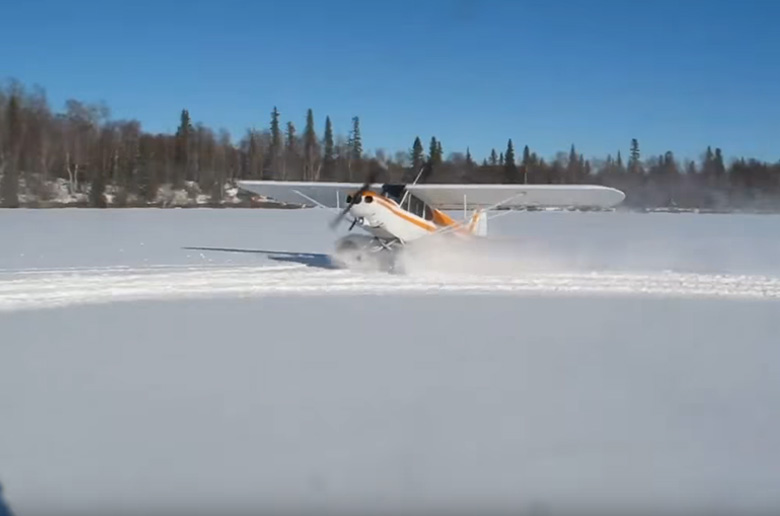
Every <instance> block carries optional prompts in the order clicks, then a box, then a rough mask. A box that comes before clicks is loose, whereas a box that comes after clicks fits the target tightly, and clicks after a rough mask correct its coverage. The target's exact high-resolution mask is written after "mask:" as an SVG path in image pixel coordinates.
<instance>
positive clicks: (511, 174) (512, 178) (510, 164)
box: [504, 138, 518, 183]
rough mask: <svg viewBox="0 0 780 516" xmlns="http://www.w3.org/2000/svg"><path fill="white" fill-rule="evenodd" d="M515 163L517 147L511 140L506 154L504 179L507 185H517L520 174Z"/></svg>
mask: <svg viewBox="0 0 780 516" xmlns="http://www.w3.org/2000/svg"><path fill="white" fill-rule="evenodd" d="M517 172H518V171H517V164H516V163H515V147H514V145H513V144H512V139H511V138H510V139H509V141H507V144H506V154H504V177H505V179H506V182H507V183H517V182H518V177H517V176H518V173H517Z"/></svg>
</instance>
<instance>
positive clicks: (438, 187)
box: [406, 183, 626, 210]
mask: <svg viewBox="0 0 780 516" xmlns="http://www.w3.org/2000/svg"><path fill="white" fill-rule="evenodd" d="M406 189H407V190H408V191H409V193H411V194H412V195H414V196H415V197H417V198H419V199H420V200H421V201H423V202H425V203H426V204H428V205H430V206H431V207H434V208H438V209H440V210H457V209H462V208H463V207H464V206H466V207H467V208H468V209H472V210H473V209H488V208H489V209H494V208H497V207H502V208H520V207H528V206H535V207H562V208H568V207H591V208H610V207H613V206H616V205H618V204H620V203H621V202H623V200H624V199H625V197H626V195H625V194H624V193H623V192H621V191H620V190H616V189H614V188H609V187H606V186H600V185H577V184H572V185H538V184H533V185H518V184H463V185H460V184H430V183H428V184H418V185H406Z"/></svg>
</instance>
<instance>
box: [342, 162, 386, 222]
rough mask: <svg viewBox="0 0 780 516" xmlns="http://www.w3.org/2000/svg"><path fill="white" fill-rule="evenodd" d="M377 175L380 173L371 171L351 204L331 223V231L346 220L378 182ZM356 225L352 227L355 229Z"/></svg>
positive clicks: (353, 196)
mask: <svg viewBox="0 0 780 516" xmlns="http://www.w3.org/2000/svg"><path fill="white" fill-rule="evenodd" d="M377 175H378V172H377V171H376V170H373V169H372V170H369V172H368V174H367V176H366V180H365V182H364V183H363V186H361V187H360V189H359V190H358V191H357V192H355V193H354V194H353V195H352V199H350V201H349V204H347V206H346V207H345V208H344V209H343V210H341V212H340V213H339V214H338V215H337V216H336V218H335V219H333V220H332V221H331V223H330V227H331V229H335V227H336V226H338V225H339V223H340V222H341V221H342V220H343V219H344V217H346V216H347V213H349V210H351V209H352V206H354V205H355V203H356V202H357V200H358V199H360V197H361V196H362V195H363V194H364V193H365V192H367V191H368V190H369V189H370V188H371V185H372V184H374V183H375V182H376V178H377ZM354 225H355V224H354V223H353V224H352V226H353V227H354ZM351 229H352V227H350V230H351Z"/></svg>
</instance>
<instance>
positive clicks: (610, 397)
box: [0, 209, 780, 515]
mask: <svg viewBox="0 0 780 516" xmlns="http://www.w3.org/2000/svg"><path fill="white" fill-rule="evenodd" d="M0 220H2V222H3V223H2V224H0V242H2V248H0V483H1V484H2V487H3V491H2V494H3V497H4V499H5V500H6V501H7V502H8V504H9V505H10V507H11V509H12V510H13V511H14V513H15V514H19V515H21V514H47V513H54V512H58V513H63V512H73V513H77V512H80V513H81V514H87V513H93V512H94V513H108V512H111V513H115V512H117V511H119V512H122V511H125V512H133V513H136V512H137V513H140V512H147V513H150V512H151V513H165V512H176V513H179V512H182V513H183V512H189V513H191V514H192V513H197V512H199V511H202V512H208V511H210V510H213V511H214V512H219V513H223V514H225V513H233V512H243V511H246V512H249V511H254V512H260V511H261V510H263V509H267V510H268V512H272V513H280V512H279V511H282V513H283V512H284V511H283V510H284V509H288V510H290V511H293V512H295V511H296V509H297V511H298V513H300V512H322V511H323V510H330V511H332V512H338V511H339V510H340V509H341V510H354V511H355V512H361V513H363V514H367V513H371V512H380V511H385V512H392V511H393V509H396V510H397V511H398V512H414V513H423V512H424V513H429V512H432V511H433V512H436V511H437V510H438V511H446V510H449V511H451V512H458V511H462V512H468V511H469V510H471V509H474V512H476V511H480V512H481V513H485V512H488V511H490V510H491V509H492V510H496V511H498V510H501V509H507V510H508V511H513V512H514V513H517V512H521V511H524V510H525V511H530V510H532V509H547V510H548V513H549V514H557V513H560V512H561V511H566V510H570V511H574V512H578V513H579V512H587V511H588V510H589V509H593V510H597V509H598V508H611V509H615V510H619V509H621V508H624V509H627V510H632V509H636V508H649V509H657V510H664V509H667V510H670V511H671V510H674V511H676V512H686V511H692V510H694V509H702V510H707V509H709V508H717V509H719V510H722V511H724V512H727V511H735V512H736V511H740V512H746V511H755V512H758V511H762V510H766V511H772V510H774V511H776V510H777V508H778V507H779V506H780V493H778V490H777V489H776V486H777V485H780V469H779V468H777V464H778V463H779V462H780V438H779V437H778V435H780V434H778V432H777V431H776V429H777V428H778V425H780V415H779V414H778V411H777V410H776V407H777V405H778V402H780V384H778V382H777V378H778V377H779V376H780V365H778V364H780V348H778V346H777V335H778V334H779V333H780V320H779V319H778V318H777V313H778V308H780V303H779V302H778V296H780V260H779V259H778V258H780V224H778V222H780V220H779V218H778V217H776V216H769V215H767V216H758V215H694V214H652V215H650V214H630V213H618V212H615V213H566V212H533V213H517V214H511V215H508V216H505V217H502V218H499V219H496V220H495V221H491V223H490V230H491V233H494V234H496V237H497V239H498V240H497V242H496V243H495V244H491V245H490V246H488V247H487V248H484V249H483V248H479V249H478V250H477V251H475V252H468V250H466V249H457V253H456V254H450V253H448V252H443V251H442V250H441V248H439V247H436V248H429V249H425V251H426V253H421V254H420V255H418V256H410V258H409V259H410V269H411V272H410V273H409V274H408V275H385V274H374V273H356V272H351V271H344V270H338V269H335V270H334V269H328V268H320V267H319V266H318V264H319V262H316V261H305V260H304V261H305V262H306V263H297V262H296V261H279V260H273V259H271V257H269V255H268V254H265V253H258V252H254V251H259V250H270V251H276V252H280V251H286V252H290V253H327V252H329V251H330V249H331V247H332V242H333V240H334V238H336V236H338V234H337V233H333V232H331V231H330V230H329V229H328V228H327V215H326V214H323V212H320V211H317V210H278V211H277V210H243V209H233V210H206V209H203V210H200V209H199V210H159V209H138V210H136V209H124V210H88V209H60V210H5V211H0ZM207 247H212V248H221V249H223V250H222V251H208V250H203V249H202V248H207ZM193 248H201V249H193ZM227 249H232V250H233V252H231V251H228V250H227ZM427 251H431V252H427ZM445 251H449V250H447V249H445ZM293 256H294V255H293ZM307 256H308V255H307ZM317 256H319V255H317ZM120 301H121V302H120Z"/></svg>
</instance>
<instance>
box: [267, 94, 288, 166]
mask: <svg viewBox="0 0 780 516" xmlns="http://www.w3.org/2000/svg"><path fill="white" fill-rule="evenodd" d="M281 158H282V129H281V127H280V126H279V110H278V109H276V106H274V108H273V110H272V111H271V145H270V146H269V148H268V154H266V157H265V163H264V166H263V177H264V178H266V179H268V178H271V177H279V176H278V174H279V170H278V168H279V163H280V161H282V160H281ZM282 175H284V174H282Z"/></svg>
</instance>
